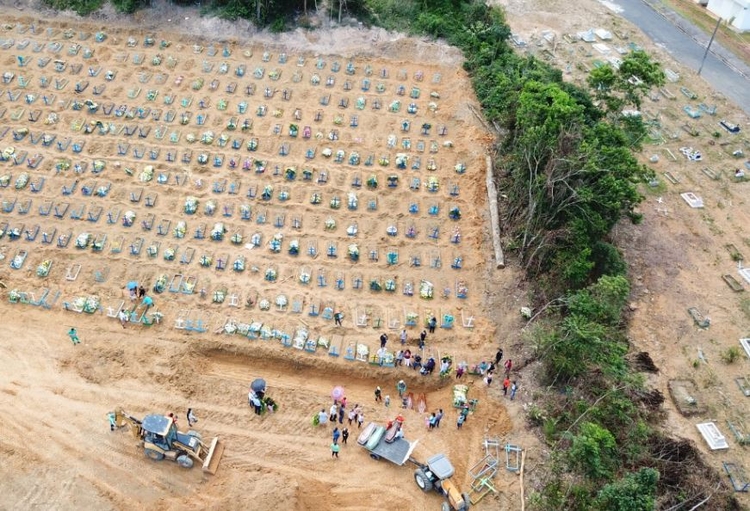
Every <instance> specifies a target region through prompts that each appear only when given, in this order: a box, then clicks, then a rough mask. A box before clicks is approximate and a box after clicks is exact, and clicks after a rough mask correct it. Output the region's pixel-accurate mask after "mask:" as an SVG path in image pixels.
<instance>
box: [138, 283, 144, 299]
mask: <svg viewBox="0 0 750 511" xmlns="http://www.w3.org/2000/svg"><path fill="white" fill-rule="evenodd" d="M144 296H146V288H145V287H143V286H140V287H139V288H138V298H140V299H143V297H144Z"/></svg>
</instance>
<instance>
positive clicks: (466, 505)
mask: <svg viewBox="0 0 750 511" xmlns="http://www.w3.org/2000/svg"><path fill="white" fill-rule="evenodd" d="M461 496H462V497H463V498H464V507H463V510H464V511H469V508H470V507H471V500H470V499H469V494H468V493H462V494H461ZM459 511H460V510H459Z"/></svg>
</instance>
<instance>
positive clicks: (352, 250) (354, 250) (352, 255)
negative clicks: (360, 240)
mask: <svg viewBox="0 0 750 511" xmlns="http://www.w3.org/2000/svg"><path fill="white" fill-rule="evenodd" d="M347 252H348V253H349V259H351V260H352V261H359V246H358V245H357V244H356V243H352V244H351V245H349V248H348V250H347Z"/></svg>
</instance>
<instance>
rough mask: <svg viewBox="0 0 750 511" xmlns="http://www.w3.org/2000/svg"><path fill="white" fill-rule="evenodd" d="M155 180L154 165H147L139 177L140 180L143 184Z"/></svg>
mask: <svg viewBox="0 0 750 511" xmlns="http://www.w3.org/2000/svg"><path fill="white" fill-rule="evenodd" d="M153 178H154V166H153V165H146V166H145V167H143V170H142V171H141V174H140V175H139V176H138V180H139V181H140V182H141V183H148V182H149V181H151V180H152V179H153Z"/></svg>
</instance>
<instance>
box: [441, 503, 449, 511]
mask: <svg viewBox="0 0 750 511" xmlns="http://www.w3.org/2000/svg"><path fill="white" fill-rule="evenodd" d="M440 511H451V505H450V504H448V503H447V502H446V501H443V503H442V504H441V505H440Z"/></svg>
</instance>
